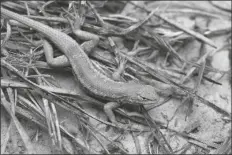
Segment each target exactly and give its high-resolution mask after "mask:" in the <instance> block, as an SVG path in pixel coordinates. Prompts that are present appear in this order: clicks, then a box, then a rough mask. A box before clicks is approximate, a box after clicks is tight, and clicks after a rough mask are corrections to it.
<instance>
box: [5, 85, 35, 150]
mask: <svg viewBox="0 0 232 155" xmlns="http://www.w3.org/2000/svg"><path fill="white" fill-rule="evenodd" d="M1 104H2V105H3V106H4V108H5V109H6V111H7V112H8V114H9V115H10V116H11V118H12V120H13V122H14V124H15V126H16V128H17V130H18V132H19V134H20V136H21V138H22V140H23V142H24V144H25V147H26V148H27V151H28V153H29V154H35V151H34V150H35V149H34V147H33V145H32V144H31V142H30V138H29V136H28V135H27V133H26V131H25V130H24V128H23V126H22V125H21V124H20V122H19V121H18V119H17V118H16V117H15V115H14V114H13V113H12V111H11V110H10V103H9V102H8V101H7V100H6V98H5V95H4V94H3V91H2V89H1Z"/></svg>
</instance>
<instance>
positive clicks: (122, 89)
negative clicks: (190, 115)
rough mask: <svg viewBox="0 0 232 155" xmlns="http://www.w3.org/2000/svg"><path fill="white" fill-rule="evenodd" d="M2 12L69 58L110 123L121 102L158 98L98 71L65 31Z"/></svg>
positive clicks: (149, 88)
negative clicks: (48, 41)
mask: <svg viewBox="0 0 232 155" xmlns="http://www.w3.org/2000/svg"><path fill="white" fill-rule="evenodd" d="M1 14H2V15H4V16H6V17H8V18H11V19H14V20H16V21H18V22H20V23H22V24H24V25H27V26H29V27H31V28H32V29H34V30H36V31H38V32H40V33H42V34H43V35H44V36H45V37H46V38H47V39H49V40H50V41H51V42H53V43H54V44H55V45H56V46H57V47H58V49H59V50H61V51H62V52H63V53H64V55H65V56H66V57H67V58H68V61H69V63H70V65H71V67H72V70H73V73H74V75H75V77H76V79H77V81H78V82H79V83H80V84H81V88H82V89H83V90H84V91H85V92H87V94H89V95H90V96H93V97H96V98H101V99H103V100H106V101H107V103H106V104H105V105H104V111H105V113H106V115H107V116H108V118H109V120H110V121H111V122H112V123H115V124H118V123H117V121H116V118H115V115H114V113H113V111H112V110H113V109H116V108H118V107H120V106H121V105H123V104H131V105H144V104H151V103H155V102H157V101H158V100H159V95H158V94H157V92H156V89H155V88H154V87H153V86H151V85H146V84H142V83H135V82H120V81H114V80H112V79H111V78H109V77H107V76H106V75H104V74H103V73H102V72H100V71H98V70H97V69H96V68H95V67H94V66H93V64H92V62H91V60H90V59H89V57H88V55H87V54H86V53H85V51H84V50H83V48H82V47H81V45H79V44H78V43H77V42H76V41H75V40H74V39H73V38H72V37H70V36H69V35H67V34H66V33H63V32H61V31H59V30H56V29H53V28H52V27H49V26H47V25H45V24H43V23H41V22H38V21H35V20H32V19H30V18H27V17H24V16H22V15H20V14H18V13H15V12H12V11H10V10H7V9H5V8H3V7H1Z"/></svg>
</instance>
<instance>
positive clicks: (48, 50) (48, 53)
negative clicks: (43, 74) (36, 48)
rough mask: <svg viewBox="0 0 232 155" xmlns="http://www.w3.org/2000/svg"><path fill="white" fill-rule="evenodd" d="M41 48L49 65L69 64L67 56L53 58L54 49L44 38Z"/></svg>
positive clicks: (61, 65)
mask: <svg viewBox="0 0 232 155" xmlns="http://www.w3.org/2000/svg"><path fill="white" fill-rule="evenodd" d="M43 49H44V54H45V59H46V61H47V63H48V65H49V66H50V67H67V66H70V63H69V61H68V58H67V57H66V56H65V55H61V56H59V57H56V58H54V51H53V48H52V45H51V44H50V43H49V42H48V41H47V40H44V42H43Z"/></svg>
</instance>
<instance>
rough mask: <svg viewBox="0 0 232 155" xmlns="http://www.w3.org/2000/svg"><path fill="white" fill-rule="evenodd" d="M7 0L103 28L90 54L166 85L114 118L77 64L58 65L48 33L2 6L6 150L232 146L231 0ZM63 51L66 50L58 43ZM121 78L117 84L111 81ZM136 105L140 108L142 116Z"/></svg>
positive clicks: (47, 17)
mask: <svg viewBox="0 0 232 155" xmlns="http://www.w3.org/2000/svg"><path fill="white" fill-rule="evenodd" d="M1 7H4V8H7V9H9V10H11V11H13V12H16V13H18V14H21V15H23V16H27V17H29V18H31V19H34V20H36V21H39V22H42V23H44V24H46V25H49V26H50V27H52V28H54V29H59V30H60V31H62V32H64V33H66V34H69V35H70V36H71V37H73V38H75V39H76V40H77V42H79V43H80V44H81V43H82V42H83V40H80V39H79V38H77V37H76V36H75V35H74V34H73V33H72V27H71V24H70V22H73V21H75V19H76V18H77V16H78V17H80V19H81V21H82V22H83V23H82V24H81V25H82V26H81V29H82V30H84V31H87V32H90V33H94V34H96V35H99V37H100V42H99V44H98V45H97V47H95V48H94V50H93V52H92V53H91V54H90V55H89V58H90V59H91V61H92V63H93V64H94V65H95V66H96V68H97V69H98V70H99V71H101V72H103V73H104V74H105V75H107V76H108V77H109V78H112V79H114V80H116V81H124V82H132V81H133V82H139V83H143V84H149V85H152V86H154V87H155V88H156V89H157V93H158V94H159V96H160V99H159V102H158V103H154V104H152V105H146V106H136V107H131V106H130V105H129V106H122V107H121V108H119V109H116V110H115V113H116V116H117V120H118V121H119V122H121V123H122V124H125V126H127V128H124V129H120V128H118V127H117V126H115V124H112V123H110V122H109V121H108V120H107V118H106V116H105V114H104V112H103V111H102V109H103V108H102V107H103V105H104V101H101V100H97V99H95V98H92V97H90V96H89V95H88V94H86V93H85V92H84V91H82V89H81V86H79V84H78V83H77V81H76V80H74V79H75V77H73V75H72V72H71V67H62V68H52V67H49V66H48V64H47V62H46V60H45V56H44V51H43V39H44V37H43V35H42V34H40V33H38V32H36V31H35V30H33V29H31V28H29V27H27V26H25V25H23V24H21V23H19V22H17V21H15V20H12V19H9V18H6V17H5V16H3V15H1V107H2V108H1V137H2V138H1V153H7V154H15V153H23V154H25V153H46V154H48V153H59V154H60V153H69V154H74V153H75V154H78V153H104V154H110V153H123V154H129V153H146V154H147V153H148V154H161V153H165V154H166V153H171V154H208V153H211V154H214V153H215V154H231V133H230V132H231V110H230V108H231V103H230V102H231V93H230V89H231V80H230V79H231V70H230V67H229V66H230V62H231V57H230V55H231V2H229V1H224V2H223V3H218V2H215V1H200V2H199V3H198V2H192V1H187V2H184V1H181V2H179V1H175V2H170V1H125V2H124V1H119V2H116V1H87V2H86V1H82V2H81V1H4V2H2V3H1ZM53 48H54V50H55V57H56V56H60V55H62V53H61V52H60V51H59V49H58V48H57V47H55V46H53ZM109 87H113V86H109ZM127 111H132V112H139V113H140V114H142V115H143V118H141V117H135V116H133V117H132V116H130V115H129V113H128V112H127Z"/></svg>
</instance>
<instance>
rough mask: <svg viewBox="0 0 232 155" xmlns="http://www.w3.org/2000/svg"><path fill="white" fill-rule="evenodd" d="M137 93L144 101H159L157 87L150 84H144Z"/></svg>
mask: <svg viewBox="0 0 232 155" xmlns="http://www.w3.org/2000/svg"><path fill="white" fill-rule="evenodd" d="M137 95H138V97H140V98H141V99H142V100H144V101H157V100H158V99H159V96H158V94H157V93H156V89H155V88H154V87H152V86H150V85H145V86H143V87H142V88H141V89H140V90H139V91H138V92H137Z"/></svg>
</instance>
